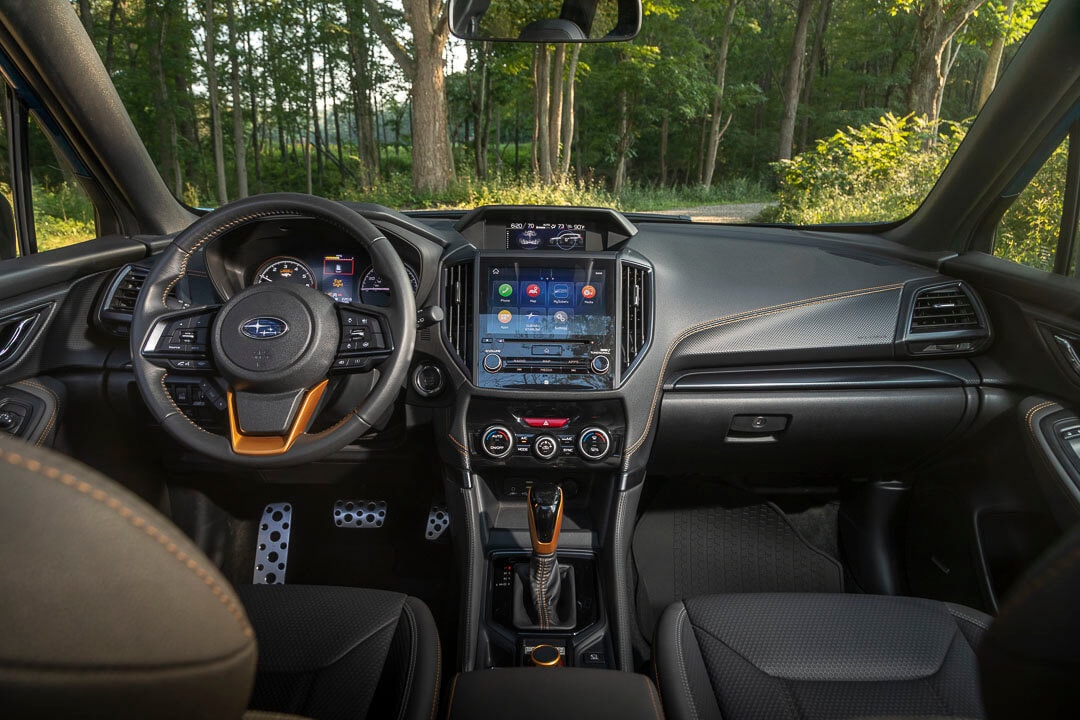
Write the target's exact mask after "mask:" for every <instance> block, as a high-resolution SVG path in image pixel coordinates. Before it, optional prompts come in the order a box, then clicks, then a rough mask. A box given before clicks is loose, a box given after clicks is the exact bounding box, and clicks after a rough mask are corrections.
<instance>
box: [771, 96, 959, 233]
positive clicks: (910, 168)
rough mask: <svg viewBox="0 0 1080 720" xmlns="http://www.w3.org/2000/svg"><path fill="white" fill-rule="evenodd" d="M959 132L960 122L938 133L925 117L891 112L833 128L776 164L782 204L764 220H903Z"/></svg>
mask: <svg viewBox="0 0 1080 720" xmlns="http://www.w3.org/2000/svg"><path fill="white" fill-rule="evenodd" d="M964 132H965V125H964V124H961V123H943V124H942V126H941V129H939V130H938V131H937V132H935V131H934V129H933V128H931V127H929V126H928V125H927V123H926V121H925V120H924V119H923V118H920V117H914V116H910V115H908V116H905V117H901V118H898V117H896V116H894V115H893V114H891V113H888V114H886V115H884V116H882V117H881V118H880V119H879V120H878V121H877V122H874V123H870V124H867V125H863V126H861V127H858V128H852V127H849V128H847V130H840V131H837V132H836V133H835V134H834V135H833V136H832V137H830V138H827V139H824V140H819V141H818V142H817V144H816V145H815V147H814V148H813V149H812V150H808V151H806V152H804V153H802V154H800V155H798V156H796V157H795V158H794V159H792V160H789V161H782V162H779V163H775V164H774V167H775V169H776V171H777V173H778V175H779V194H778V200H779V202H778V204H777V205H776V207H775V209H774V210H772V211H771V214H770V215H769V216H768V217H767V218H765V219H767V220H770V221H774V222H784V223H796V224H821V223H850V222H875V221H877V222H880V221H885V220H899V219H901V218H904V217H906V216H907V215H909V214H910V213H911V212H913V211H914V210H915V209H916V208H917V207H918V206H919V204H920V203H921V202H922V200H923V198H925V197H926V194H927V193H928V192H929V191H930V188H931V187H933V185H934V183H935V182H936V181H937V178H938V176H939V175H940V174H941V171H942V169H943V168H944V167H945V164H946V163H947V162H948V161H949V158H951V157H952V155H953V152H954V151H955V150H956V147H957V146H958V145H959V144H960V141H961V140H962V139H963V137H964Z"/></svg>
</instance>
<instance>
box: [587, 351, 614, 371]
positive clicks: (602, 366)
mask: <svg viewBox="0 0 1080 720" xmlns="http://www.w3.org/2000/svg"><path fill="white" fill-rule="evenodd" d="M589 368H590V369H591V370H592V371H593V372H594V373H596V374H597V375H606V374H607V372H608V370H610V369H611V358H609V357H608V356H607V355H597V356H596V357H594V358H593V359H592V362H591V363H589Z"/></svg>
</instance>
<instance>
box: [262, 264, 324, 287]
mask: <svg viewBox="0 0 1080 720" xmlns="http://www.w3.org/2000/svg"><path fill="white" fill-rule="evenodd" d="M264 282H286V283H297V284H299V285H307V286H308V287H309V288H314V287H315V273H313V272H312V271H311V268H309V267H308V266H307V265H305V264H304V263H303V262H301V261H300V260H297V259H296V258H294V257H277V258H274V259H272V260H268V261H267V262H265V263H263V265H262V267H260V268H259V270H258V272H256V273H255V284H256V285H257V284H259V283H264Z"/></svg>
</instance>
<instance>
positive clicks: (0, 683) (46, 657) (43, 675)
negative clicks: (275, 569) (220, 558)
mask: <svg viewBox="0 0 1080 720" xmlns="http://www.w3.org/2000/svg"><path fill="white" fill-rule="evenodd" d="M0 568H2V572H3V577H4V582H3V589H2V590H0V716H3V717H20V718H55V717H63V716H71V717H80V718H146V717H154V718H177V720H180V719H181V718H183V719H188V718H193V717H203V718H221V719H224V720H228V719H230V718H240V717H243V716H244V715H245V712H246V709H247V708H248V707H249V703H250V706H251V707H254V708H256V709H257V710H260V711H270V712H271V713H292V714H300V715H305V716H308V717H312V718H319V719H321V718H327V719H334V718H346V717H348V718H363V717H395V718H415V719H416V720H419V719H420V718H424V719H425V720H426V719H429V718H431V717H433V716H434V713H435V705H436V698H437V693H438V683H439V664H440V659H441V658H440V653H439V640H438V634H437V633H436V630H435V623H434V621H433V620H432V617H431V613H430V612H429V611H428V609H427V607H426V606H425V605H424V604H423V603H422V602H420V601H419V600H417V599H415V598H412V597H408V596H405V595H401V594H398V593H391V592H383V591H378V590H362V589H356V588H339V587H305V586H291V585H279V586H246V587H243V588H235V589H234V588H232V587H230V585H229V584H228V582H226V580H225V579H224V578H223V577H222V576H221V574H220V573H219V572H218V571H217V569H216V568H215V567H214V565H213V564H212V563H211V561H210V560H209V559H207V558H206V557H205V556H204V555H203V554H202V553H201V552H200V551H199V550H198V548H196V547H195V545H194V544H193V543H191V542H190V541H189V540H188V539H187V538H186V537H185V536H184V535H183V533H182V532H181V531H180V530H179V529H177V528H176V527H175V526H174V525H173V524H172V523H171V522H169V520H167V519H166V518H165V517H164V516H162V515H161V514H160V513H158V512H157V511H156V510H154V509H153V508H152V507H150V506H149V505H147V504H146V503H144V502H143V501H142V500H140V499H139V498H138V497H136V496H135V495H134V494H132V493H130V492H128V491H127V490H126V489H124V488H123V487H121V486H120V485H118V484H117V483H114V482H112V481H110V480H108V479H106V478H105V477H103V476H102V475H100V474H98V473H96V472H94V471H93V470H90V469H89V468H87V467H85V466H83V465H81V464H79V463H77V462H74V461H72V460H71V459H69V458H66V457H64V456H62V455H59V454H57V453H55V452H53V451H51V450H47V449H45V448H38V447H33V446H30V445H26V444H24V443H21V442H18V441H15V440H13V439H11V438H8V437H4V436H0ZM256 666H257V667H258V673H256ZM249 714H250V715H251V716H254V717H259V716H262V717H266V715H264V714H263V713H256V712H252V713H249Z"/></svg>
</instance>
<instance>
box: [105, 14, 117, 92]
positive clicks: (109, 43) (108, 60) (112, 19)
mask: <svg viewBox="0 0 1080 720" xmlns="http://www.w3.org/2000/svg"><path fill="white" fill-rule="evenodd" d="M119 12H120V0H112V6H111V7H110V8H109V29H108V32H107V34H106V36H105V70H107V71H108V72H109V74H110V75H111V74H112V68H113V60H114V59H115V56H114V55H113V46H114V43H113V41H114V39H115V38H116V16H117V14H118V13H119Z"/></svg>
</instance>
